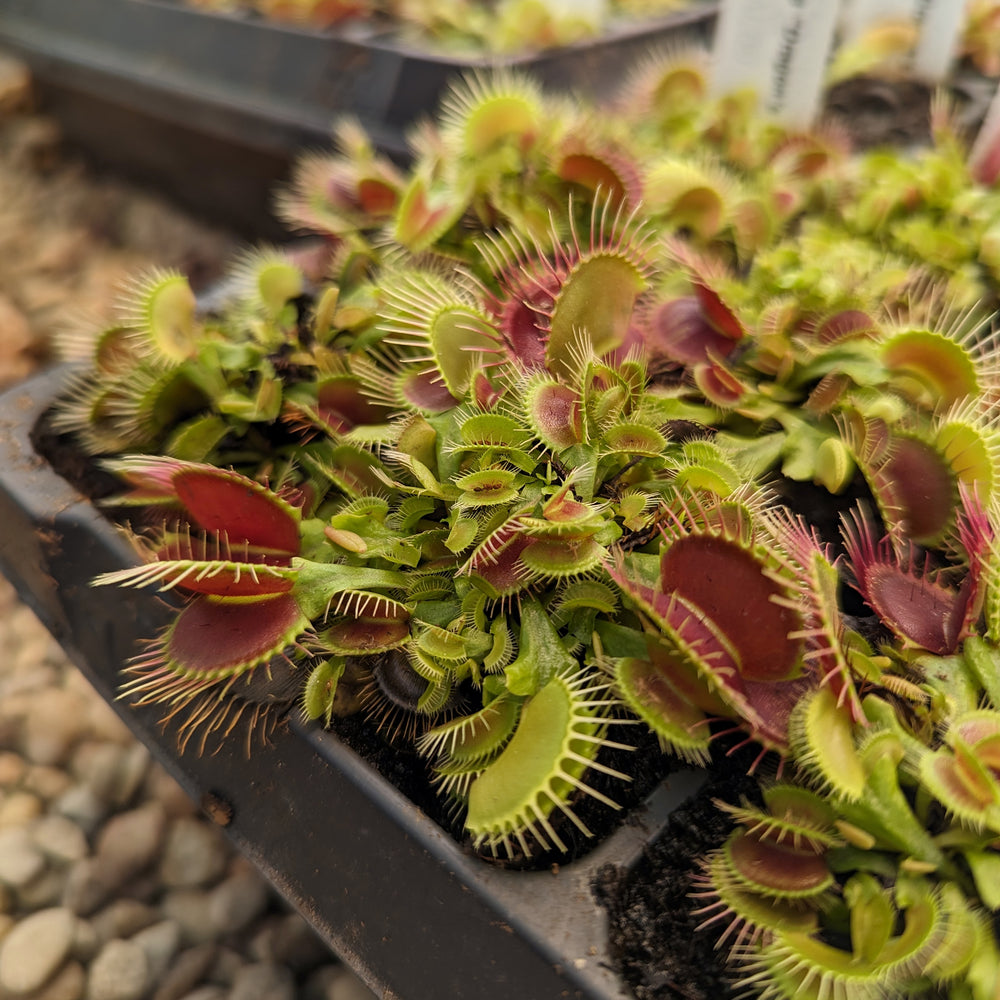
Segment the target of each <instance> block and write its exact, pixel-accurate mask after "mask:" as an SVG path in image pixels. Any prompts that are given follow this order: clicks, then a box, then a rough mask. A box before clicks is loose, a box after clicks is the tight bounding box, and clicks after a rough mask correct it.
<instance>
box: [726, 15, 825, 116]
mask: <svg viewBox="0 0 1000 1000" xmlns="http://www.w3.org/2000/svg"><path fill="white" fill-rule="evenodd" d="M838 9H839V8H838V5H837V4H836V3H831V2H830V0H757V2H755V3H752V4H751V3H746V2H745V0H724V2H723V4H722V7H721V9H720V11H719V21H718V27H717V29H716V36H715V51H714V54H713V55H714V60H713V62H714V64H713V70H712V87H713V90H714V92H715V93H716V94H726V93H732V92H734V91H738V90H748V89H749V90H754V91H755V92H756V93H757V96H758V99H759V101H760V105H761V108H762V110H764V111H767V112H768V113H769V114H772V115H775V116H777V117H778V118H780V119H781V120H782V121H785V122H786V123H788V124H790V125H802V126H805V125H808V124H810V122H811V121H812V119H813V118H814V117H815V115H816V113H817V111H818V110H819V103H820V96H821V94H822V90H823V79H824V75H825V72H826V64H827V60H828V58H829V55H830V51H831V49H832V47H833V37H834V30H835V28H836V23H837V14H838Z"/></svg>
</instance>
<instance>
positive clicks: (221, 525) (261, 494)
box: [173, 465, 300, 556]
mask: <svg viewBox="0 0 1000 1000" xmlns="http://www.w3.org/2000/svg"><path fill="white" fill-rule="evenodd" d="M173 484H174V488H175V490H176V492H177V498H178V499H179V500H180V502H181V503H182V504H183V505H184V507H185V508H186V509H187V511H188V513H189V515H190V516H191V519H192V520H193V521H194V523H195V524H197V525H198V527H200V528H202V529H204V530H205V531H209V532H217V533H219V534H220V535H223V536H225V537H227V538H228V539H229V541H230V542H231V543H232V544H234V545H235V544H237V543H239V542H243V541H247V542H249V543H250V544H251V545H257V546H260V547H262V548H265V549H272V550H274V551H276V552H285V553H287V554H288V555H290V556H291V555H297V554H298V551H299V545H300V541H299V511H298V510H297V508H295V507H292V506H291V505H290V504H287V503H285V501H283V500H282V499H281V498H280V497H278V496H277V494H275V493H273V492H272V491H271V490H269V489H268V488H267V487H265V486H261V485H260V483H256V482H254V481H253V480H252V479H247V478H246V476H241V475H239V474H238V473H236V472H226V471H224V470H222V469H213V468H211V467H209V466H196V465H189V466H186V467H184V468H182V469H180V470H179V471H178V472H177V473H176V474H175V475H174V477H173Z"/></svg>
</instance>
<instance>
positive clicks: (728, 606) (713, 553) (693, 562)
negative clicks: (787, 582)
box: [660, 535, 801, 681]
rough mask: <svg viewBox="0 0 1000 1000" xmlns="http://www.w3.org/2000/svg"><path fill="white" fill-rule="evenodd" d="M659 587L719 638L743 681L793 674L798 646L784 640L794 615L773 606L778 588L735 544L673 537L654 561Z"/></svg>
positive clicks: (795, 621) (796, 623) (796, 624)
mask: <svg viewBox="0 0 1000 1000" xmlns="http://www.w3.org/2000/svg"><path fill="white" fill-rule="evenodd" d="M660 585H661V587H662V589H663V592H664V593H665V594H671V593H676V594H679V595H681V596H682V597H684V599H685V600H686V601H688V602H689V603H690V604H692V605H694V606H695V607H697V608H698V609H700V611H701V612H703V613H704V615H705V616H706V617H707V618H709V619H710V620H711V622H712V623H713V624H714V625H715V626H716V627H717V628H718V629H719V630H720V631H721V632H722V633H723V634H724V635H725V637H726V639H727V640H728V641H729V642H730V643H731V644H732V646H733V648H734V649H735V650H736V653H737V656H738V658H739V671H740V675H741V676H742V677H743V678H744V680H757V681H777V680H784V679H786V678H789V677H791V676H793V675H794V673H795V672H796V669H797V666H798V663H799V653H800V645H799V643H797V642H795V641H793V640H791V639H789V638H788V636H789V633H790V632H793V631H795V630H796V629H798V628H800V627H801V624H800V622H799V618H798V616H797V615H796V614H795V612H794V611H792V610H791V609H789V608H787V607H782V606H781V605H778V604H776V603H774V600H773V599H774V598H776V597H781V596H783V595H782V592H781V589H780V587H779V586H778V585H777V584H776V583H775V582H774V581H773V580H771V579H770V578H769V577H767V576H765V574H764V571H763V567H762V566H761V564H760V562H758V560H757V559H756V558H755V557H754V556H753V555H752V554H751V553H750V552H748V551H746V550H745V549H743V548H742V547H741V546H740V545H738V544H737V543H736V542H733V541H730V540H729V539H726V538H721V537H715V536H711V535H688V536H685V537H683V538H679V539H677V540H676V541H675V542H673V543H672V544H671V545H670V546H669V547H668V548H667V550H666V551H665V552H664V554H663V557H662V559H661V561H660Z"/></svg>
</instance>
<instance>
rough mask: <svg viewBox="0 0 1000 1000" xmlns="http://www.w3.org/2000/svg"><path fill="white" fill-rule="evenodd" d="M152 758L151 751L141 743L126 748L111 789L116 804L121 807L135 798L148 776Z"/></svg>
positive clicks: (112, 799)
mask: <svg viewBox="0 0 1000 1000" xmlns="http://www.w3.org/2000/svg"><path fill="white" fill-rule="evenodd" d="M151 760H152V758H151V757H150V754H149V751H148V750H147V749H146V748H145V747H144V746H143V745H142V744H141V743H135V744H133V745H132V746H129V747H128V748H127V749H126V750H125V753H124V754H123V755H122V756H121V758H120V759H119V763H118V773H117V774H116V776H115V783H114V787H113V788H112V790H111V801H112V803H113V804H114V805H116V806H118V807H120V808H121V807H124V806H127V805H128V804H129V803H130V802H131V801H132V800H133V799H134V798H135V796H136V793H137V792H138V791H139V789H140V788H141V787H142V783H143V781H144V780H145V778H146V772H147V771H148V770H149V764H150V761H151Z"/></svg>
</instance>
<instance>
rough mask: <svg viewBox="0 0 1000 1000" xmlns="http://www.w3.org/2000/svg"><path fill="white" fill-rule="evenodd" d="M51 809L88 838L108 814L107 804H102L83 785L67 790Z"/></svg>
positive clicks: (88, 788) (87, 787)
mask: <svg viewBox="0 0 1000 1000" xmlns="http://www.w3.org/2000/svg"><path fill="white" fill-rule="evenodd" d="M53 809H54V811H55V812H57V813H59V815H61V816H65V817H66V818H67V819H71V820H73V822H74V823H76V824H77V825H78V826H79V827H80V829H81V830H83V832H84V833H85V834H87V835H88V836H89V835H91V834H93V833H94V832H95V831H96V830H97V828H98V827H99V826H100V824H101V823H102V822H103V821H104V818H105V817H106V816H107V814H108V812H109V807H108V805H107V803H105V802H102V801H101V799H99V798H98V797H97V794H96V792H94V790H93V789H92V788H90V787H89V786H88V785H84V784H76V785H72V786H70V787H69V788H67V789H66V791H65V792H63V793H62V795H60V796H59V798H58V800H57V801H56V802H55V803H54V806H53Z"/></svg>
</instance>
